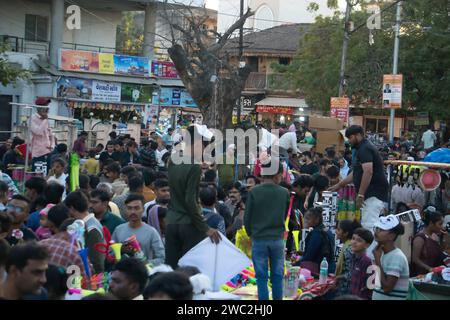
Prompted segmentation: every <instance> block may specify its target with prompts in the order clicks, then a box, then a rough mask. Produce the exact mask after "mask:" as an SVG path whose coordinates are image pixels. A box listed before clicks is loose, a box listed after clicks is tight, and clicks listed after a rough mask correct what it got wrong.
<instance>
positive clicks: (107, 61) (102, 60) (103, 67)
mask: <svg viewBox="0 0 450 320" xmlns="http://www.w3.org/2000/svg"><path fill="white" fill-rule="evenodd" d="M98 59H99V72H100V73H107V74H114V55H113V54H112V53H100V54H99V58H98Z"/></svg>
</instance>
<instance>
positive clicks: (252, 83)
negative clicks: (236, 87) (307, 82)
mask: <svg viewBox="0 0 450 320" xmlns="http://www.w3.org/2000/svg"><path fill="white" fill-rule="evenodd" d="M245 90H248V91H270V92H291V93H293V92H295V91H297V87H296V84H295V81H294V80H292V79H291V78H290V77H288V76H287V75H285V74H282V73H269V74H266V73H264V72H251V73H250V75H249V76H248V78H247V81H246V82H245Z"/></svg>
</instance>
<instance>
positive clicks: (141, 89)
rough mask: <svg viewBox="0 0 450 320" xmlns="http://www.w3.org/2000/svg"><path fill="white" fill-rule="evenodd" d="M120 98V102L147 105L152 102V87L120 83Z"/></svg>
mask: <svg viewBox="0 0 450 320" xmlns="http://www.w3.org/2000/svg"><path fill="white" fill-rule="evenodd" d="M121 97H122V98H121V101H122V102H141V103H149V102H150V101H152V86H150V85H141V84H131V83H122V87H121Z"/></svg>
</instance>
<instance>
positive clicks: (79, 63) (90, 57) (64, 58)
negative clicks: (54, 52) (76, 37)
mask: <svg viewBox="0 0 450 320" xmlns="http://www.w3.org/2000/svg"><path fill="white" fill-rule="evenodd" d="M59 68H60V69H61V70H67V71H77V72H99V70H98V53H97V52H91V51H79V50H67V49H61V50H60V54H59Z"/></svg>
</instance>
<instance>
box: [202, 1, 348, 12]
mask: <svg viewBox="0 0 450 320" xmlns="http://www.w3.org/2000/svg"><path fill="white" fill-rule="evenodd" d="M205 1H206V7H207V8H210V9H213V10H218V9H219V1H224V0H205ZM345 1H346V0H339V7H340V8H341V10H345Z"/></svg>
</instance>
